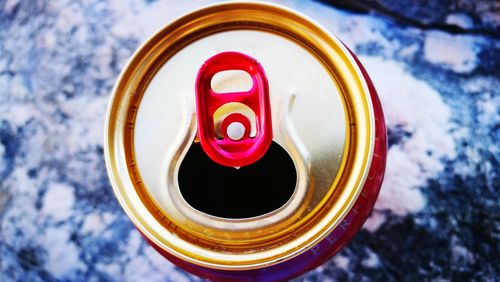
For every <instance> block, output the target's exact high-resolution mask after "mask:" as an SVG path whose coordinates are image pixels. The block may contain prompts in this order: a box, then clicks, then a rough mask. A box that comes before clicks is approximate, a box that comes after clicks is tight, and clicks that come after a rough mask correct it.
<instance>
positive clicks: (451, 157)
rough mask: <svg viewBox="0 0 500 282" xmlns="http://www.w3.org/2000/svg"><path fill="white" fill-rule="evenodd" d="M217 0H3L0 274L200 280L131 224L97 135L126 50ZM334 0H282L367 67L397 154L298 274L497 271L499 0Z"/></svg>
mask: <svg viewBox="0 0 500 282" xmlns="http://www.w3.org/2000/svg"><path fill="white" fill-rule="evenodd" d="M210 2H212V1H184V2H181V1H132V0H129V1H121V0H106V1H90V0H89V1H82V0H78V1H48V0H47V1H34V0H33V1H20V0H0V281H56V280H60V281H196V280H198V279H197V278H195V277H193V276H190V275H188V274H186V273H185V272H184V271H182V270H180V269H178V268H176V267H174V266H173V265H172V264H170V263H169V262H167V261H165V260H164V259H163V258H162V257H160V256H159V255H158V254H157V253H156V252H155V251H154V250H153V249H152V248H151V247H149V246H148V245H147V244H146V243H145V242H144V240H143V239H142V238H141V237H140V235H139V233H138V232H137V231H136V230H135V229H134V228H133V226H132V224H131V223H130V221H129V220H128V218H127V217H126V216H125V214H124V212H123V211H122V209H121V208H120V206H119V205H118V202H117V201H116V200H115V198H114V195H113V193H112V190H111V187H110V184H109V182H108V179H107V175H106V170H105V165H104V160H103V147H102V140H103V123H104V115H105V110H106V106H107V103H108V98H109V95H110V90H111V88H112V85H113V83H114V82H115V79H116V77H117V75H118V74H119V72H120V70H121V69H122V68H123V66H124V65H125V63H126V61H127V59H128V58H129V56H130V55H131V54H132V52H133V51H134V50H135V49H136V48H137V47H138V45H139V44H140V43H141V42H143V41H144V40H145V39H146V38H147V37H148V36H150V35H151V34H152V33H154V32H155V31H156V30H158V29H159V28H160V27H162V26H163V25H165V24H166V23H167V22H169V21H170V20H172V19H173V18H175V17H178V16H180V15H181V14H183V13H185V12H187V11H188V10H190V9H193V8H195V7H198V6H201V5H204V4H207V3H210ZM330 2H332V3H333V4H335V5H338V6H335V7H332V6H327V5H325V4H321V3H319V2H310V1H279V3H282V4H284V5H287V6H289V7H292V8H294V9H296V10H298V11H301V12H303V13H305V14H307V15H309V16H311V17H312V18H314V19H315V20H317V21H318V22H320V23H321V24H323V25H324V26H325V27H326V28H328V29H329V30H330V31H331V32H333V33H334V34H336V35H337V36H338V37H340V38H341V39H342V40H343V41H344V42H345V43H346V44H347V45H348V46H350V47H351V48H352V49H353V50H354V51H355V52H356V54H357V55H359V57H360V59H361V61H362V62H363V64H365V66H366V67H367V69H368V71H369V73H370V74H371V76H372V78H373V80H374V82H375V85H376V87H377V89H378V91H379V95H380V98H381V100H382V103H383V106H384V110H385V113H386V119H387V124H388V128H389V143H390V144H389V145H390V148H389V155H388V167H387V173H386V181H385V183H384V185H383V189H382V191H381V194H380V197H379V201H378V202H377V205H376V209H375V212H374V213H373V215H372V216H371V217H370V219H369V220H368V221H367V223H366V224H365V226H364V228H363V229H362V231H361V232H360V233H359V234H358V235H357V236H356V237H355V239H354V240H353V241H352V242H351V243H350V244H349V245H348V246H347V247H346V248H345V249H344V250H343V251H341V252H340V253H339V255H337V256H336V257H334V258H333V259H332V260H330V261H329V262H328V263H326V264H325V265H323V266H321V267H320V268H318V269H316V270H314V271H312V272H311V273H308V274H306V275H304V276H303V277H300V278H298V279H297V281H346V280H347V281H370V280H376V281H400V280H404V281H428V280H433V281H463V280H478V281H498V280H500V257H499V253H500V191H499V190H500V189H499V188H500V187H499V186H500V185H499V183H500V180H499V173H498V171H499V146H498V143H499V139H500V138H499V137H500V134H499V120H500V119H499V106H500V95H499V94H500V93H499V91H500V90H499V89H500V80H499V77H500V51H499V49H500V42H499V25H500V14H499V13H500V12H499V4H498V2H495V1H460V0H457V1H451V0H447V1H409V0H407V1H358V2H357V4H356V5H354V4H353V3H352V2H351V3H349V4H346V3H345V1H330ZM339 2H340V3H339ZM353 5H354V6H353Z"/></svg>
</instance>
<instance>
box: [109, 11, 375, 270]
mask: <svg viewBox="0 0 500 282" xmlns="http://www.w3.org/2000/svg"><path fill="white" fill-rule="evenodd" d="M226 51H236V52H241V53H244V54H247V55H249V56H251V57H253V58H255V59H257V60H258V61H259V62H260V64H261V65H262V67H263V70H264V71H265V73H266V75H267V78H268V80H269V99H270V106H271V108H272V109H273V111H272V113H271V115H272V134H273V141H274V142H275V143H277V144H278V145H279V146H281V147H282V148H284V149H285V150H286V152H287V153H288V154H289V155H290V156H291V158H292V160H293V163H294V166H295V169H296V175H297V181H296V187H295V190H294V192H293V195H292V196H291V198H290V199H289V200H288V201H287V202H286V204H284V205H283V206H282V207H280V208H278V209H276V210H274V211H271V212H269V213H266V214H263V215H259V216H256V217H248V218H222V217H218V216H213V215H209V214H206V213H203V212H201V211H199V210H196V209H194V208H193V207H192V206H191V205H189V204H188V203H187V202H186V200H185V199H184V197H183V196H182V193H181V191H180V188H179V180H178V174H179V168H180V165H181V163H182V160H183V158H184V157H185V156H186V154H187V152H188V149H189V147H190V146H191V145H192V144H193V142H197V141H198V140H197V139H196V132H197V127H198V126H197V121H196V114H197V111H196V110H195V108H196V107H195V105H196V102H195V81H196V74H197V71H198V69H199V67H200V66H201V65H202V64H203V62H204V61H206V60H207V59H208V58H210V57H211V56H213V55H215V54H218V53H221V52H226ZM212 82H213V81H212ZM221 95H224V94H221ZM371 105H372V103H371V100H370V95H369V90H368V88H367V84H366V82H365V80H364V77H363V75H362V73H361V71H360V70H359V68H358V65H357V64H356V62H355V61H354V59H353V57H352V55H351V54H350V53H349V51H348V50H347V49H346V48H345V46H344V45H343V44H342V43H341V42H340V41H339V40H338V39H336V38H335V37H334V36H333V35H331V34H330V33H328V32H327V31H326V30H325V29H324V28H322V27H321V26H320V25H318V24H317V23H315V22H313V21H312V20H310V19H308V18H307V17H305V16H303V15H300V14H298V13H296V12H294V11H291V10H289V9H286V8H283V7H280V6H277V5H272V4H264V3H236V2H230V3H223V4H216V5H212V6H208V7H206V8H203V9H200V10H197V11H194V12H192V13H190V14H188V15H186V16H184V17H182V18H179V19H177V20H176V21H174V22H172V23H171V24H169V25H167V26H166V27H164V28H163V29H162V30H161V31H159V32H158V33H157V34H155V35H154V36H153V37H152V38H151V39H150V40H149V41H147V42H146V43H145V44H144V45H143V46H141V48H139V50H138V51H137V52H136V53H135V54H134V56H133V57H132V59H131V60H130V61H129V63H128V65H127V66H126V67H125V69H124V70H123V72H122V74H121V75H120V78H119V79H118V82H117V84H116V85H115V88H114V90H113V97H112V100H111V103H110V106H109V108H108V116H107V124H106V128H105V130H106V133H105V156H106V164H107V168H108V174H109V177H110V179H111V182H112V186H113V189H114V192H115V194H116V196H117V198H118V200H119V201H120V204H121V205H122V207H123V208H124V210H125V211H126V213H127V215H128V216H129V217H130V218H131V219H132V221H133V222H134V224H135V225H136V226H137V228H138V229H139V230H140V231H141V233H143V234H144V235H145V236H146V237H147V238H148V239H149V240H150V241H152V242H153V243H154V244H155V245H157V246H158V247H159V248H161V249H163V250H165V251H166V252H168V253H170V254H172V255H174V256H176V257H178V258H181V259H183V260H185V261H188V262H191V263H193V264H197V265H201V266H205V267H210V268H217V269H232V270H244V269H254V268H260V267H264V266H268V265H272V264H276V263H279V262H280V261H283V260H287V259H290V258H292V257H295V256H297V255H299V254H300V253H303V252H304V251H305V250H307V249H309V248H311V247H312V246H314V245H315V244H317V243H318V242H319V241H320V240H322V239H323V238H325V236H327V235H328V234H329V233H330V232H331V231H332V230H333V229H334V228H335V227H337V226H338V225H339V223H340V222H341V221H342V219H343V218H344V217H345V215H346V214H347V212H348V211H349V210H350V208H351V207H352V205H353V203H354V202H355V200H356V199H357V197H358V195H359V193H360V191H361V189H362V187H363V184H364V182H365V179H366V177H367V172H368V168H369V167H370V163H371V159H372V154H373V152H372V151H373V143H374V130H373V128H374V118H373V110H372V108H371ZM220 108H221V109H220V110H219V109H218V110H217V111H215V112H213V113H211V115H212V117H213V119H214V120H220V121H221V123H216V124H215V126H216V127H217V126H220V127H223V128H224V130H223V131H222V132H225V134H227V136H228V137H229V138H230V139H233V140H235V139H239V138H242V136H247V135H252V134H257V133H256V132H254V131H252V130H253V129H254V128H255V127H256V126H257V125H256V121H255V120H254V119H253V118H250V119H248V120H249V122H250V126H249V125H248V124H246V121H245V119H238V118H236V117H233V118H230V119H229V121H231V122H226V123H225V124H223V122H222V121H223V120H224V119H225V118H227V116H228V115H230V114H231V113H232V112H234V109H238V111H239V112H240V113H243V115H244V116H245V117H247V116H252V115H254V114H255V111H254V110H252V109H249V108H248V107H246V106H245V105H242V104H238V103H226V104H224V105H223V106H221V107H220ZM198 114H199V113H198ZM269 120H271V119H269ZM242 127H243V129H242ZM248 127H250V128H253V129H250V132H248V130H247V128H248ZM269 128H271V127H269ZM223 134H224V133H223ZM203 188H204V187H200V189H203ZM269 189H272V187H269ZM256 204H257V203H256Z"/></svg>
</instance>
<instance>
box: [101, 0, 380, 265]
mask: <svg viewBox="0 0 500 282" xmlns="http://www.w3.org/2000/svg"><path fill="white" fill-rule="evenodd" d="M222 15H224V16H223V17H222ZM233 29H255V30H265V31H270V32H273V33H276V34H278V35H280V36H284V37H286V38H288V39H291V40H293V41H294V42H296V43H297V44H301V45H302V46H304V47H305V48H306V49H308V50H309V51H310V52H311V53H312V54H313V55H314V56H316V57H317V58H318V59H319V60H321V62H322V63H323V64H324V66H325V68H326V69H327V70H328V71H329V72H330V74H331V76H332V79H335V81H336V83H338V84H339V85H340V87H341V89H342V95H343V99H344V103H345V104H344V107H345V109H346V115H347V116H346V120H347V122H348V124H347V127H346V128H347V130H348V135H347V136H348V138H347V140H346V150H345V151H344V156H343V163H342V166H341V169H340V170H339V173H338V176H337V179H336V180H335V182H334V183H333V185H332V187H331V188H332V189H331V190H335V191H337V192H336V193H335V195H333V194H330V195H329V196H328V197H325V199H324V200H323V203H322V204H321V205H319V206H318V208H317V209H316V211H313V212H311V213H310V215H309V217H308V220H309V221H310V224H309V225H308V230H307V232H305V233H304V234H301V236H298V237H296V238H294V239H293V240H291V241H289V242H287V243H285V244H283V245H280V246H278V247H276V248H272V249H267V250H265V251H262V252H255V253H245V254H244V253H241V254H237V255H235V254H228V253H224V251H222V250H219V251H213V250H207V249H206V248H203V247H200V246H196V244H192V243H188V242H185V241H183V240H182V238H180V237H178V236H177V235H178V234H175V232H171V233H161V232H159V230H162V228H165V226H164V224H163V225H162V224H161V223H159V222H158V221H157V220H155V219H157V217H161V216H163V215H151V214H150V213H151V211H150V210H149V209H147V208H146V206H145V205H144V204H142V206H141V204H140V203H142V202H143V201H144V197H142V198H141V196H140V195H139V194H137V195H133V193H132V194H131V193H127V191H132V190H134V191H135V190H136V189H137V186H140V185H141V183H138V182H134V180H136V181H137V179H140V177H139V178H135V179H133V177H131V170H130V166H133V165H134V164H133V160H132V162H130V160H128V159H127V154H126V152H127V150H129V148H128V145H129V144H128V143H127V136H128V135H127V134H129V133H128V132H127V128H130V127H131V126H133V120H130V116H129V114H128V113H129V112H130V111H132V112H133V111H134V107H135V110H137V106H138V104H136V103H134V101H135V102H137V101H140V96H141V95H142V94H143V90H144V87H145V85H147V83H148V82H149V80H150V79H151V78H152V77H153V75H154V74H155V73H156V71H157V70H158V68H159V67H160V66H161V65H162V64H163V63H164V62H165V61H166V60H168V58H169V56H172V55H173V54H175V53H176V52H177V51H178V50H180V49H182V48H183V47H184V46H186V45H187V44H190V43H191V42H193V41H195V40H197V39H198V38H201V37H204V36H207V35H210V34H213V33H217V32H222V31H227V30H233ZM160 49H161V50H160ZM155 50H156V51H155ZM160 55H161V57H162V58H161V59H159V57H160ZM138 96H139V99H138V100H137V98H138ZM134 97H135V100H134ZM371 105H372V103H371V99H370V95H369V90H368V87H367V85H366V82H365V80H364V76H363V74H362V72H361V70H360V69H359V68H358V65H357V63H356V62H355V60H354V58H353V57H352V55H351V54H350V52H349V50H348V49H347V48H346V47H345V46H344V45H343V44H342V43H341V42H340V41H339V40H338V39H337V38H336V37H335V36H334V35H332V34H330V33H329V32H328V31H327V30H326V29H324V28H323V27H321V26H320V25H319V24H318V23H316V22H314V21H313V20H311V19H309V18H307V17H306V16H304V15H301V14H299V13H297V12H295V11H293V10H290V9H288V8H285V7H282V6H279V5H275V4H268V3H259V2H229V3H221V4H215V5H210V6H207V7H204V8H201V9H198V10H196V11H193V12H191V13H189V14H187V15H185V16H183V17H181V18H179V19H177V20H174V21H173V22H172V23H170V24H168V25H166V26H165V27H164V28H163V29H161V30H160V31H159V32H157V33H156V34H155V35H153V36H152V37H151V38H150V39H149V40H148V41H147V42H145V43H144V44H143V45H142V46H141V47H140V48H139V49H138V50H137V51H136V52H135V54H134V55H133V57H132V58H131V59H130V61H129V62H128V64H127V66H126V67H125V68H124V70H123V71H122V73H121V74H120V77H119V78H118V80H117V83H116V84H115V87H114V89H113V94H112V97H111V102H110V105H109V107H108V112H107V118H106V125H105V134H104V136H105V140H104V151H105V160H106V166H107V171H108V175H109V178H110V180H111V184H112V186H113V190H114V192H115V194H116V197H117V198H118V200H119V202H120V204H121V206H122V207H123V209H124V210H125V212H126V213H127V215H128V216H129V218H130V219H131V220H132V221H133V223H134V224H135V225H136V227H137V228H138V229H139V230H140V231H141V233H142V234H143V235H144V236H146V237H147V238H148V239H149V240H150V241H151V242H152V243H153V244H155V245H157V246H158V247H159V248H161V249H163V250H165V251H166V252H168V253H170V254H172V255H174V256H176V257H178V258H181V259H183V260H185V261H188V262H190V263H193V264H196V265H200V266H204V267H210V268H216V269H229V270H231V269H232V270H245V269H255V268H260V267H264V266H269V265H273V264H276V263H279V262H281V261H283V260H287V259H290V258H293V257H295V256H297V255H299V254H301V253H303V252H304V251H306V250H307V249H309V248H311V247H312V246H314V245H316V244H317V243H318V242H319V241H321V240H322V239H324V238H325V237H326V236H327V235H328V234H329V233H330V232H331V231H332V230H333V229H334V228H335V227H337V226H338V225H339V224H340V222H341V221H342V220H343V219H344V217H345V216H346V215H347V213H348V211H349V210H350V209H351V207H352V206H353V204H354V202H355V201H356V199H357V197H358V196H359V194H360V192H361V190H362V188H363V184H364V182H365V179H366V177H367V173H368V169H369V167H370V165H371V159H372V155H373V143H374V130H373V128H374V118H373V109H372V106H371ZM131 124H132V125H131ZM353 133H355V134H353ZM139 182H140V180H139ZM336 187H340V188H341V189H334V188H336ZM131 195H132V196H131ZM174 229H175V227H174ZM160 233H161V234H160Z"/></svg>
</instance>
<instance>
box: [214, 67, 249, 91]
mask: <svg viewBox="0 0 500 282" xmlns="http://www.w3.org/2000/svg"><path fill="white" fill-rule="evenodd" d="M210 86H211V87H212V90H213V91H214V92H216V93H217V94H224V93H232V92H247V91H250V89H252V86H253V81H252V77H251V76H250V74H248V73H247V72H246V71H242V70H228V71H221V72H218V73H216V74H215V75H214V76H213V77H212V81H211V82H210Z"/></svg>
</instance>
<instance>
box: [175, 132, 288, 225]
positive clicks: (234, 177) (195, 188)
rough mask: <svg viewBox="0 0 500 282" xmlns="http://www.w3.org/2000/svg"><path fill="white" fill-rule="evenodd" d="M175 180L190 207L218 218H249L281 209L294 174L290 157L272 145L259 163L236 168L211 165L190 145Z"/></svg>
mask: <svg viewBox="0 0 500 282" xmlns="http://www.w3.org/2000/svg"><path fill="white" fill-rule="evenodd" d="M178 179H179V188H180V191H181V194H182V196H183V197H184V199H185V200H186V202H187V203H188V204H189V205H191V206H192V207H193V208H195V209H197V210H199V211H201V212H204V213H207V214H209V215H213V216H218V217H224V218H249V217H255V216H259V215H264V214H266V213H269V212H272V211H274V210H277V209H279V208H280V207H282V206H283V205H284V204H285V203H286V202H287V201H288V200H289V199H290V198H291V197H292V195H293V192H294V190H295V185H296V182H297V173H296V170H295V165H294V163H293V161H292V159H291V157H290V155H289V154H288V153H287V152H286V151H285V149H283V148H282V147H281V146H280V145H278V144H277V143H275V142H272V144H271V146H270V147H269V149H268V150H267V152H266V154H265V155H264V156H263V157H262V158H261V159H260V160H258V161H257V162H255V163H253V164H251V165H248V166H245V167H241V168H239V169H236V168H233V167H225V166H222V165H219V164H217V163H215V162H214V161H212V160H211V159H210V158H209V157H208V156H207V155H206V154H205V152H204V151H203V149H202V148H201V145H200V144H199V143H194V144H192V145H191V148H190V149H189V151H188V152H187V154H186V157H185V158H184V160H183V161H182V163H181V166H180V168H179V177H178Z"/></svg>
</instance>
